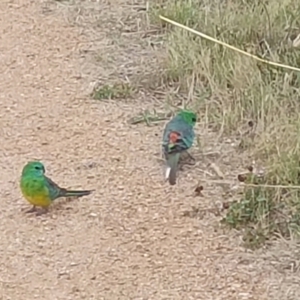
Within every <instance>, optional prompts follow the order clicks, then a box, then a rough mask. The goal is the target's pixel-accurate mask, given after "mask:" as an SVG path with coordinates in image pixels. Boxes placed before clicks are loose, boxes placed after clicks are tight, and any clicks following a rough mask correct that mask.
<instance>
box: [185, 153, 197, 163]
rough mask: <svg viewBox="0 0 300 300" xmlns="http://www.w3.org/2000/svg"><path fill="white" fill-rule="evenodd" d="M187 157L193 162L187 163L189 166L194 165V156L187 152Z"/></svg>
mask: <svg viewBox="0 0 300 300" xmlns="http://www.w3.org/2000/svg"><path fill="white" fill-rule="evenodd" d="M186 153H187V155H188V157H189V158H190V159H191V160H192V161H193V162H192V163H189V165H195V163H196V159H195V157H194V156H192V155H191V154H190V153H189V152H188V151H186Z"/></svg>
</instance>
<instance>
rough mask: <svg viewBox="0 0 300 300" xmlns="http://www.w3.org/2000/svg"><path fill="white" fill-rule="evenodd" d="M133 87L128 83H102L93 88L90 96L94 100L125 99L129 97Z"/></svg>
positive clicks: (133, 90)
mask: <svg viewBox="0 0 300 300" xmlns="http://www.w3.org/2000/svg"><path fill="white" fill-rule="evenodd" d="M134 92H135V89H134V88H133V87H132V86H130V85H129V84H126V83H122V84H114V85H103V86H101V87H97V88H95V89H94V91H93V93H92V97H93V98H94V99H95V100H107V99H108V100H110V99H125V98H129V97H131V96H132V95H133V94H134Z"/></svg>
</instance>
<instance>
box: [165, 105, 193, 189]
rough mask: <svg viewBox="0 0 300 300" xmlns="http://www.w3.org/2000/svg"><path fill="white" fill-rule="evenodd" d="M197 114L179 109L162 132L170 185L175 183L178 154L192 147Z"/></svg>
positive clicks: (167, 176)
mask: <svg viewBox="0 0 300 300" xmlns="http://www.w3.org/2000/svg"><path fill="white" fill-rule="evenodd" d="M196 122H197V115H196V114H195V113H194V112H192V111H190V110H181V111H180V112H179V113H178V114H177V115H176V116H175V117H174V118H173V119H171V120H170V121H169V122H168V123H167V125H166V127H165V130H164V134H163V152H164V154H165V157H166V161H167V170H166V178H167V179H169V183H170V184H171V185H174V184H176V173H177V167H178V162H179V158H180V154H181V153H182V152H183V151H186V150H188V149H189V148H191V147H192V145H193V142H194V138H195V132H194V126H195V124H196Z"/></svg>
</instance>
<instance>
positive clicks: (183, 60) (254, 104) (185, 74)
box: [151, 0, 300, 247]
mask: <svg viewBox="0 0 300 300" xmlns="http://www.w3.org/2000/svg"><path fill="white" fill-rule="evenodd" d="M156 4H157V5H153V7H152V10H151V18H152V21H153V22H157V24H158V25H161V26H162V28H164V29H165V30H166V37H167V42H166V47H167V59H166V61H165V71H166V78H167V80H168V81H169V82H173V83H176V84H177V85H178V86H179V93H180V94H181V95H182V97H184V96H185V95H188V98H189V104H190V106H191V107H192V108H193V109H195V110H196V111H198V113H199V117H200V118H201V117H202V118H203V120H206V121H207V123H209V124H213V125H214V128H217V129H218V128H219V129H222V132H223V133H224V134H226V135H236V134H237V133H238V128H240V126H242V125H243V124H244V123H245V120H251V121H252V122H253V124H254V127H255V129H254V135H253V137H252V138H251V141H250V142H249V143H247V146H246V147H245V148H244V149H243V151H244V152H246V153H245V155H247V156H249V155H250V156H251V157H252V158H253V159H255V160H256V161H259V162H260V163H261V164H263V165H264V167H265V169H266V172H265V174H264V177H263V178H260V181H259V183H257V182H256V183H255V184H254V183H253V182H252V181H251V180H254V179H255V180H257V178H256V177H254V178H253V177H251V176H250V179H251V180H250V179H249V180H250V182H252V184H251V185H250V186H246V187H245V190H244V194H243V197H242V199H241V201H239V202H238V203H235V204H233V205H232V206H231V207H230V209H229V210H228V214H227V216H226V217H225V219H224V222H225V223H226V224H228V225H229V226H230V227H234V228H237V229H240V230H242V231H243V232H244V239H245V242H246V244H248V245H251V246H252V247H258V246H260V245H261V244H263V243H264V242H265V241H266V240H269V239H272V237H274V236H276V234H281V235H283V236H285V237H290V236H291V234H292V235H294V234H298V232H299V224H300V200H299V197H300V194H299V193H300V192H299V189H297V188H295V186H299V185H300V114H299V112H300V73H298V72H294V71H289V70H286V69H281V68H275V67H272V66H269V65H266V64H263V63H261V62H258V61H256V60H254V59H252V58H249V57H246V56H243V55H241V54H239V53H236V52H234V51H232V50H230V49H227V48H224V47H223V46H220V45H217V44H214V43H213V42H210V41H207V40H205V39H203V38H200V37H198V36H195V35H193V34H191V33H189V32H186V31H184V30H182V29H180V28H176V27H174V26H171V25H168V24H163V23H162V21H160V20H159V19H158V15H160V14H161V15H163V16H165V17H167V18H170V19H173V20H175V21H177V22H179V23H182V24H184V25H187V26H189V27H192V28H193V29H196V30H198V31H200V32H203V33H205V34H208V35H210V36H212V37H214V38H216V39H218V40H221V41H224V42H226V43H228V44H231V45H232V46H235V47H237V48H240V49H242V50H244V51H247V52H250V53H252V54H254V55H256V56H259V57H262V58H264V59H269V60H272V61H275V62H279V63H283V64H287V65H291V66H294V67H300V49H299V48H298V47H297V45H298V44H299V43H297V42H295V41H296V40H295V39H296V38H297V37H298V36H299V34H300V2H297V1H294V0H285V1H276V0H269V1H260V0H254V1H246V0H232V1H219V0H204V1H203V0H201V1H200V0H189V1H186V0H178V1H172V0H165V1H157V3H156ZM164 76H165V75H164ZM270 185H276V186H280V187H267V186H270ZM284 186H286V187H284ZM289 187H292V188H289Z"/></svg>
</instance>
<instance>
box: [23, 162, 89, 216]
mask: <svg viewBox="0 0 300 300" xmlns="http://www.w3.org/2000/svg"><path fill="white" fill-rule="evenodd" d="M20 187H21V191H22V194H23V196H24V198H25V199H26V200H27V201H28V202H29V203H31V204H32V205H33V208H32V209H31V210H30V211H29V212H31V211H34V210H35V208H36V206H40V207H42V208H44V209H45V210H47V208H48V207H49V205H50V204H51V203H52V202H53V201H54V200H56V199H57V198H60V197H82V196H86V195H89V194H91V192H92V191H91V190H81V191H76V190H67V189H64V188H61V187H60V186H58V185H57V184H56V183H55V182H53V181H52V180H51V179H50V178H48V177H47V176H45V167H44V165H43V164H42V163H41V162H39V161H31V162H28V163H27V164H26V165H25V166H24V168H23V171H22V176H21V181H20Z"/></svg>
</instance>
